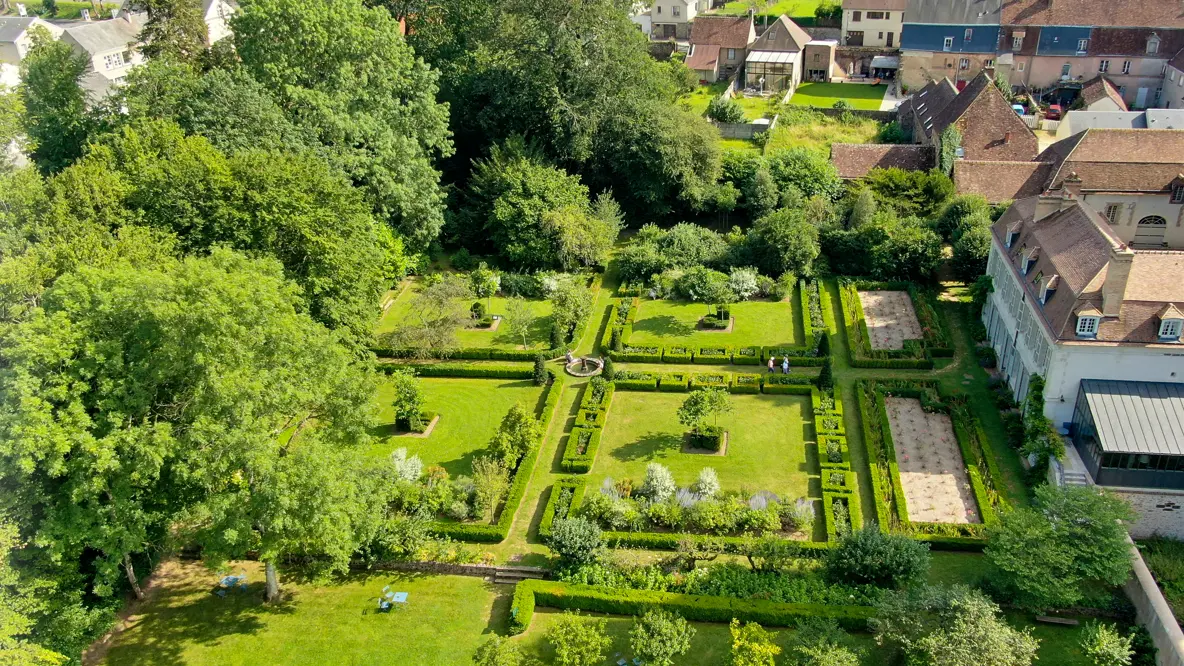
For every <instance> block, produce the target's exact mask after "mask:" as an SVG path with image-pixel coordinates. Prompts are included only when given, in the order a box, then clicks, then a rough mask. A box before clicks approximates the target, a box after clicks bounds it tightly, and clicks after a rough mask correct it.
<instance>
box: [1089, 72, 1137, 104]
mask: <svg viewBox="0 0 1184 666" xmlns="http://www.w3.org/2000/svg"><path fill="white" fill-rule="evenodd" d="M1081 104H1082V108H1084V109H1086V110H1087V111H1129V109H1127V108H1126V102H1125V101H1124V100H1123V99H1122V94H1121V93H1119V92H1118V88H1117V87H1115V85H1114V84H1113V83H1110V81H1109V80H1108V79H1107V78H1106V77H1105V76H1103V75H1101V74H1099V75H1097V76H1095V77H1094V78H1092V79H1090V80H1089V81H1086V82H1085V83H1084V84H1082V86H1081Z"/></svg>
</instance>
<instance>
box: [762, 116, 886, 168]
mask: <svg viewBox="0 0 1184 666" xmlns="http://www.w3.org/2000/svg"><path fill="white" fill-rule="evenodd" d="M881 127H882V125H881V124H880V123H878V122H876V121H874V120H872V119H871V118H860V117H858V116H855V117H852V118H849V119H848V120H847V121H844V120H842V119H839V118H831V117H829V116H824V115H822V114H821V113H818V112H816V111H815V112H811V111H810V110H809V109H805V108H802V107H793V106H786V107H782V113H781V117H780V118H778V119H777V126H776V127H774V128H773V129H772V131H770V132H769V140H768V143H766V144H765V154H766V155H768V154H771V153H772V152H773V151H776V150H781V149H784V148H796V147H798V146H803V147H806V148H810V149H811V150H817V151H819V152H822V153H825V154H826V155H827V156H828V157H829V156H830V146H831V144H832V143H875V142H876V135H877V134H879V132H880V128H881Z"/></svg>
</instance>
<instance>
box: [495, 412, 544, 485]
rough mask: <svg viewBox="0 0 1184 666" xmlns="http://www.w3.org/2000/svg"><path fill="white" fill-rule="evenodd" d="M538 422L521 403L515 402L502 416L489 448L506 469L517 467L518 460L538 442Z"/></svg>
mask: <svg viewBox="0 0 1184 666" xmlns="http://www.w3.org/2000/svg"><path fill="white" fill-rule="evenodd" d="M539 436H540V433H539V422H538V420H537V419H535V418H534V415H533V414H530V413H529V412H527V411H526V408H525V407H523V406H522V405H521V404H515V405H514V406H513V407H511V408H510V411H508V412H506V415H505V416H504V417H502V423H501V425H500V426H498V429H497V433H496V434H494V436H493V440H492V441H491V442H490V443H489V448H490V450H491V451H492V452H493V453H494V455H496V456H497V457H498V458H499V459H501V462H502V464H503V465H504V466H505V467H506V469H517V468H518V461H519V460H522V456H524V455H526V453H527V451H530V449H531V448H533V447H534V446H535V445H536V444H538V442H539Z"/></svg>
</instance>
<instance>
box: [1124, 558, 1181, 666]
mask: <svg viewBox="0 0 1184 666" xmlns="http://www.w3.org/2000/svg"><path fill="white" fill-rule="evenodd" d="M1127 543H1129V544H1130V547H1131V564H1132V565H1133V571H1132V572H1131V578H1130V580H1128V581H1127V582H1126V584H1125V585H1123V587H1122V589H1123V591H1124V592H1126V596H1127V597H1129V598H1130V600H1131V603H1133V604H1134V606H1135V617H1136V619H1138V621H1139V623H1140V624H1142V625H1143V626H1144V627H1146V628H1147V631H1148V632H1149V633H1150V634H1151V640H1152V641H1153V642H1154V643H1155V647H1157V648H1159V654H1158V655H1157V656H1156V660H1155V663H1156V664H1159V666H1184V632H1181V631H1180V625H1179V624H1177V622H1176V618H1175V616H1173V615H1172V608H1171V606H1169V605H1168V602H1167V600H1166V599H1164V596H1163V592H1161V591H1160V589H1159V586H1158V585H1157V584H1156V583H1155V577H1154V576H1153V575H1152V574H1151V570H1150V569H1148V568H1147V563H1146V562H1144V561H1143V555H1142V554H1140V553H1139V549H1138V547H1136V546H1135V544H1134V542H1133V541H1131V540H1130V537H1129V536H1128V537H1127Z"/></svg>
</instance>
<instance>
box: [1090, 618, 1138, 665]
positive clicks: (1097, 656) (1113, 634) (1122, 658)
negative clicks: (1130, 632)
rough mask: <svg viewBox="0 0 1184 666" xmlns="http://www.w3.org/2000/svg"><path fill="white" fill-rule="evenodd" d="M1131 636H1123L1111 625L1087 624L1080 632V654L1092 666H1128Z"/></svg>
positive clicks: (1132, 652)
mask: <svg viewBox="0 0 1184 666" xmlns="http://www.w3.org/2000/svg"><path fill="white" fill-rule="evenodd" d="M1133 638H1134V637H1133V636H1123V635H1122V634H1120V633H1118V629H1116V628H1115V627H1114V625H1112V624H1102V623H1100V622H1098V621H1097V620H1094V621H1091V622H1087V623H1086V625H1085V628H1084V629H1083V630H1082V631H1081V652H1082V654H1084V655H1085V658H1086V659H1089V663H1090V664H1092V665H1093V666H1130V663H1131V657H1132V656H1133V655H1134V650H1132V649H1131V642H1132V640H1133Z"/></svg>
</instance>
